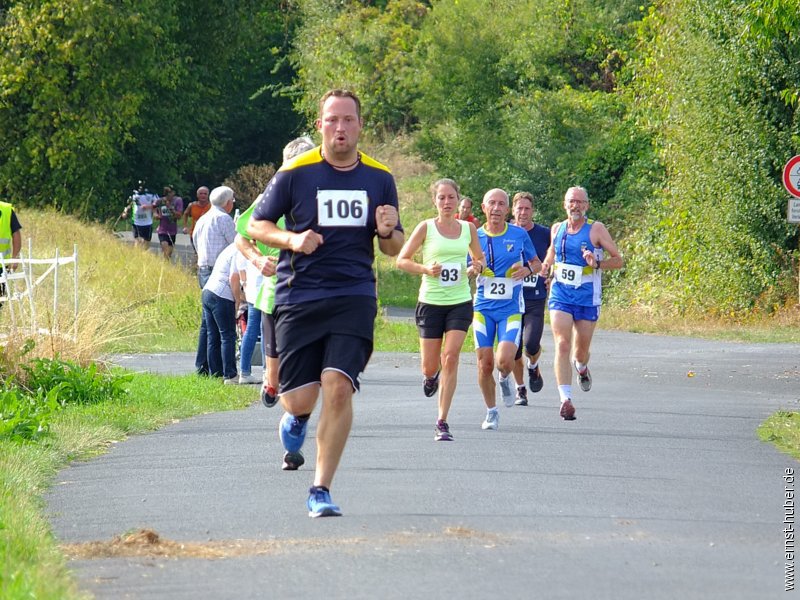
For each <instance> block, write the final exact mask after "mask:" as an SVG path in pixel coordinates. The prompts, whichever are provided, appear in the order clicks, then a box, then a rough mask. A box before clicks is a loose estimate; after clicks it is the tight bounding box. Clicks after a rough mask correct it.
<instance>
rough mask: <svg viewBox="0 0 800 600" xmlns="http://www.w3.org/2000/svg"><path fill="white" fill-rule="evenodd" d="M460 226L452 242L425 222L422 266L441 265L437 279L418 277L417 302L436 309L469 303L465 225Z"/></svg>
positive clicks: (470, 296) (467, 231)
mask: <svg viewBox="0 0 800 600" xmlns="http://www.w3.org/2000/svg"><path fill="white" fill-rule="evenodd" d="M458 223H460V224H461V235H459V236H458V238H456V239H450V238H446V237H444V236H443V235H442V234H441V233H439V229H438V228H437V227H436V221H435V219H428V220H427V221H426V224H427V231H426V233H425V241H424V242H423V243H422V262H423V264H425V265H429V264H431V263H432V262H437V263H439V264H440V265H442V273H441V275H440V276H439V277H431V276H430V275H423V276H422V285H420V288H419V301H420V302H424V303H425V304H435V305H437V306H450V305H453V304H461V303H462V302H469V301H470V300H472V294H471V293H470V289H469V278H468V277H467V253H468V252H469V242H470V234H469V223H468V222H467V221H458Z"/></svg>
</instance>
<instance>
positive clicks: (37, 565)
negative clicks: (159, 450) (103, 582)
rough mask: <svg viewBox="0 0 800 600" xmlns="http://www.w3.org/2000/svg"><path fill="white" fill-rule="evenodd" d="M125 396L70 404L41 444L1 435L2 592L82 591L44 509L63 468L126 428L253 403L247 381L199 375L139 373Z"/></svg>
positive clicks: (73, 594) (60, 596)
mask: <svg viewBox="0 0 800 600" xmlns="http://www.w3.org/2000/svg"><path fill="white" fill-rule="evenodd" d="M129 387H130V395H129V396H128V397H127V398H125V399H123V400H120V401H110V402H101V403H99V404H94V405H88V406H71V407H68V408H66V409H65V410H64V411H62V412H61V413H59V414H58V415H57V417H56V419H55V420H54V422H53V424H52V429H51V433H50V435H49V436H48V437H47V438H46V439H45V440H44V441H42V442H40V443H37V444H21V443H13V442H2V441H0V547H1V548H2V554H3V557H2V564H0V598H8V599H20V600H21V599H23V598H26V599H27V598H36V599H38V600H50V599H52V600H72V599H77V598H83V597H85V596H84V595H82V594H81V593H79V591H78V590H77V588H76V586H75V584H74V581H73V580H72V576H71V575H70V573H69V572H68V570H67V567H66V563H65V559H64V558H63V555H62V554H61V552H60V551H59V548H58V543H57V540H55V539H54V537H53V535H52V533H51V530H50V525H49V523H48V522H47V520H46V518H45V516H44V510H43V501H42V498H41V494H42V493H43V492H44V490H45V489H47V487H48V486H49V485H50V484H51V482H52V479H53V477H54V476H55V474H56V473H57V472H58V470H59V469H61V468H63V467H64V466H66V465H67V464H68V463H69V462H70V461H72V460H85V459H88V458H90V457H92V456H95V455H97V454H99V453H102V452H104V451H105V450H106V448H107V447H108V446H109V445H110V444H112V443H115V442H117V441H120V440H123V439H125V438H126V437H127V436H129V435H133V434H136V433H141V432H144V431H150V430H153V429H156V428H158V427H161V426H163V425H165V424H167V423H170V422H172V421H173V420H175V419H182V418H186V417H190V416H193V415H197V414H202V413H207V412H216V411H222V410H237V409H241V408H244V407H246V406H248V405H249V404H250V403H252V402H253V400H254V398H253V390H252V388H250V387H249V386H248V387H247V388H245V387H238V386H223V385H222V383H221V381H219V380H214V379H208V378H203V377H197V376H194V375H191V376H183V377H164V376H156V375H137V376H136V377H135V378H134V379H133V381H132V382H131V383H130V386H129Z"/></svg>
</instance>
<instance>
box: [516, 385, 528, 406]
mask: <svg viewBox="0 0 800 600" xmlns="http://www.w3.org/2000/svg"><path fill="white" fill-rule="evenodd" d="M514 404H516V405H517V406H528V390H527V389H525V386H524V385H523V386H520V387H517V399H516V400H515V401H514Z"/></svg>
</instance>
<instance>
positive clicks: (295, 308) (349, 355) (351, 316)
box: [273, 296, 378, 393]
mask: <svg viewBox="0 0 800 600" xmlns="http://www.w3.org/2000/svg"><path fill="white" fill-rule="evenodd" d="M377 314H378V303H377V301H376V300H375V298H373V297H371V296H340V297H333V298H326V299H324V300H315V301H313V302H302V303H299V304H283V305H278V306H276V307H275V311H274V313H273V316H274V317H275V340H276V345H277V351H278V357H279V363H278V364H279V378H280V390H279V391H280V392H281V393H286V392H290V391H292V390H294V389H297V388H299V387H303V386H305V385H308V384H311V383H321V382H322V371H324V370H326V369H334V370H336V371H339V372H340V373H343V374H344V375H346V376H347V377H348V378H349V379H350V381H351V382H352V384H353V389H354V390H356V391H358V389H359V385H360V384H359V377H360V376H361V373H362V372H363V371H364V369H365V368H366V366H367V363H368V362H369V358H370V356H372V348H373V337H374V333H375V317H376V316H377Z"/></svg>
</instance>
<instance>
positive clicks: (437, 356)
mask: <svg viewBox="0 0 800 600" xmlns="http://www.w3.org/2000/svg"><path fill="white" fill-rule="evenodd" d="M431 191H432V195H433V204H434V206H435V207H436V210H437V212H438V215H437V216H436V217H435V218H433V219H426V220H425V221H422V222H421V223H420V224H419V225H417V226H416V227H415V228H414V232H413V233H412V234H411V237H409V238H408V241H407V242H406V243H405V245H404V246H403V248H402V249H401V250H400V254H398V256H397V266H398V268H400V269H401V270H403V271H406V272H407V273H411V274H414V275H421V276H422V284H421V285H420V290H419V298H418V302H417V310H416V322H417V329H418V330H419V336H420V339H419V345H420V354H421V362H422V375H423V377H424V380H423V383H422V389H423V392H424V394H425V395H426V396H428V397H430V396H433V395H434V394H435V393H436V391H437V389H438V391H439V416H438V419H437V422H436V428H435V438H434V439H435V440H437V441H450V440H452V439H453V436H452V434H451V433H450V427H449V425H448V424H447V415H448V413H449V411H450V406H451V404H452V402H453V395H454V394H455V390H456V382H457V378H458V362H459V356H460V354H461V347H462V346H463V345H464V340H465V339H466V337H467V331H468V330H469V326H470V323H471V322H472V294H471V292H470V286H469V278H471V277H476V276H477V275H479V274H480V272H481V271H482V270H483V268H484V266H485V265H486V261H485V259H484V256H483V251H482V250H481V246H480V243H479V242H478V232H477V229H475V225H473V224H472V223H470V222H468V221H459V220H458V219H457V218H456V217H457V216H458V204H459V200H460V196H459V189H458V184H457V183H456V182H455V181H453V180H452V179H440V180H438V181H436V182H435V183H434V184H433V185H432V186H431ZM420 251H421V252H422V257H421V262H416V260H415V258H417V257H415V255H417V253H418V252H420ZM468 256H469V257H470V258H471V262H469V261H468V260H467V258H468ZM468 262H469V264H468Z"/></svg>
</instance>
